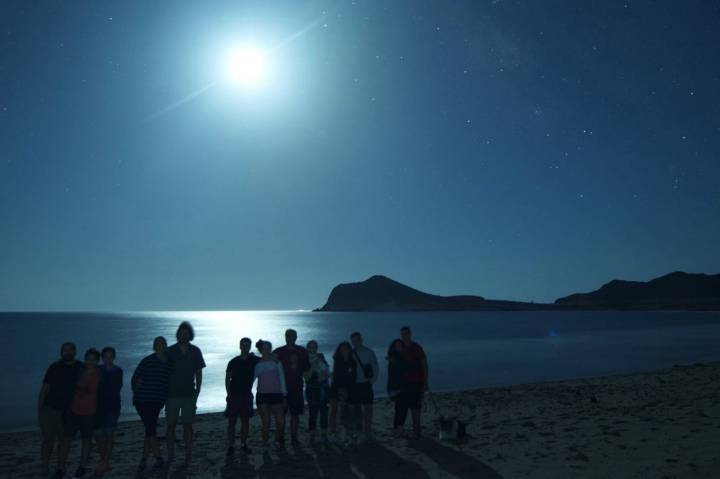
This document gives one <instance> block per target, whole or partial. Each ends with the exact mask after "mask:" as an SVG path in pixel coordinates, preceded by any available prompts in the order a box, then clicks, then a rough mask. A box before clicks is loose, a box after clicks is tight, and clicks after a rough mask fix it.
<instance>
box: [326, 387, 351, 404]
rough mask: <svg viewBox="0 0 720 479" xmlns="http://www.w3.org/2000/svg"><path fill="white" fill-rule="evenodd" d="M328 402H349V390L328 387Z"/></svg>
mask: <svg viewBox="0 0 720 479" xmlns="http://www.w3.org/2000/svg"><path fill="white" fill-rule="evenodd" d="M330 400H331V401H349V400H350V388H345V387H341V388H339V387H336V386H335V385H333V386H331V387H330Z"/></svg>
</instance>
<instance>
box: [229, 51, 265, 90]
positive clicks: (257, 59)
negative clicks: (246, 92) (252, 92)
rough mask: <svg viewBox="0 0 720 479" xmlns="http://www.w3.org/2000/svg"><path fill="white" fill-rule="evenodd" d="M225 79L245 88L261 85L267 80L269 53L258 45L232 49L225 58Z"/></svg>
mask: <svg viewBox="0 0 720 479" xmlns="http://www.w3.org/2000/svg"><path fill="white" fill-rule="evenodd" d="M224 62H225V64H224V68H225V81H226V82H227V83H229V84H231V85H235V86H240V87H243V88H250V87H259V86H262V85H263V83H264V82H265V81H266V80H267V69H268V60H267V54H266V53H265V51H263V50H262V49H261V48H258V47H250V46H246V47H240V48H235V49H232V50H230V51H229V52H228V53H227V54H226V55H225V59H224Z"/></svg>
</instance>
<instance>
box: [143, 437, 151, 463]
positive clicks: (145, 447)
mask: <svg viewBox="0 0 720 479" xmlns="http://www.w3.org/2000/svg"><path fill="white" fill-rule="evenodd" d="M150 447H151V446H150V438H149V437H147V436H145V441H143V454H142V457H143V459H147V458H148V457H150Z"/></svg>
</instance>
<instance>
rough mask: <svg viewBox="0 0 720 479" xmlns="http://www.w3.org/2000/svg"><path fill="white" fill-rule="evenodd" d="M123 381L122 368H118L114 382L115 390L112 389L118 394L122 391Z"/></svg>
mask: <svg viewBox="0 0 720 479" xmlns="http://www.w3.org/2000/svg"><path fill="white" fill-rule="evenodd" d="M123 382H124V378H123V370H122V369H120V374H118V378H117V383H116V384H115V391H114V392H115V394H117V395H120V391H122V387H123Z"/></svg>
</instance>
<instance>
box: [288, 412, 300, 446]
mask: <svg viewBox="0 0 720 479" xmlns="http://www.w3.org/2000/svg"><path fill="white" fill-rule="evenodd" d="M299 430H300V416H297V415H294V414H291V415H290V438H291V439H292V441H293V442H295V441H297V440H298V431H299Z"/></svg>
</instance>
